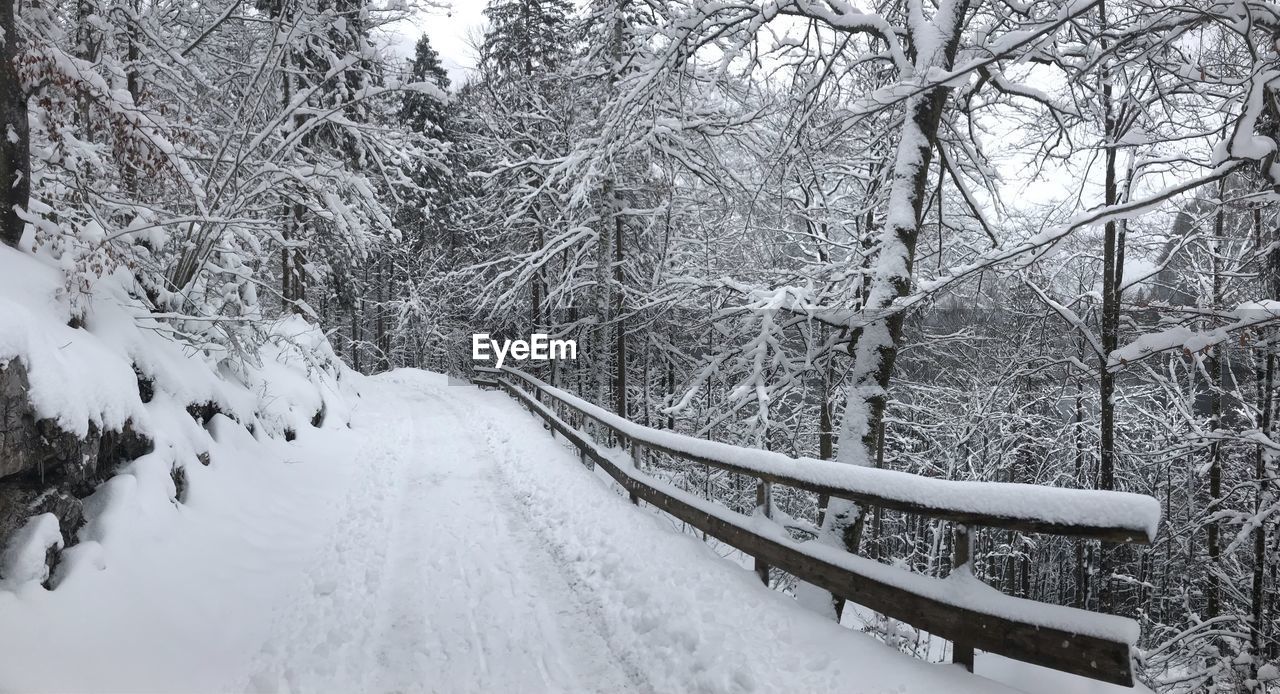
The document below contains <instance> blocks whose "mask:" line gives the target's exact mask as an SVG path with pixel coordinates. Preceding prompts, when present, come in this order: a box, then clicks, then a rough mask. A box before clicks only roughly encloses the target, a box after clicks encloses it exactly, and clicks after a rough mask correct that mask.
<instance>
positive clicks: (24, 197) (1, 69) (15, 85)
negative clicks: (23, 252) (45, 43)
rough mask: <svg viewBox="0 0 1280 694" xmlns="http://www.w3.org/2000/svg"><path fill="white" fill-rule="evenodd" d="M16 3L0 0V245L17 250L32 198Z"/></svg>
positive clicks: (25, 98)
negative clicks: (19, 73)
mask: <svg viewBox="0 0 1280 694" xmlns="http://www.w3.org/2000/svg"><path fill="white" fill-rule="evenodd" d="M16 12H17V3H16V2H11V1H10V0H0V33H3V37H2V38H3V40H0V191H2V192H0V205H3V209H0V242H3V243H5V244H7V245H9V246H14V247H17V245H18V242H19V241H21V240H22V229H23V226H24V222H23V221H22V217H20V216H19V215H18V210H19V209H21V210H26V208H27V203H28V201H29V199H30V197H31V134H30V130H29V128H28V125H27V96H26V92H25V91H24V90H23V88H22V80H20V79H19V78H18V64H17V61H18V56H20V55H21V54H22V39H21V37H20V36H19V35H18V23H17V16H16Z"/></svg>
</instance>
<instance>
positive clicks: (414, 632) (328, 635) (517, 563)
mask: <svg viewBox="0 0 1280 694" xmlns="http://www.w3.org/2000/svg"><path fill="white" fill-rule="evenodd" d="M445 390H446V389H441V388H439V387H431V386H423V385H421V384H420V385H419V386H417V387H414V386H404V385H392V386H391V387H390V388H389V390H388V391H386V392H385V393H384V396H383V397H381V398H365V400H364V402H365V407H363V408H362V409H361V411H360V412H359V413H358V416H357V419H356V420H355V421H354V422H353V425H354V426H356V427H361V426H368V435H367V436H366V437H365V438H366V441H367V442H368V443H369V444H371V446H373V447H376V448H374V449H373V450H369V457H368V459H367V460H368V467H367V468H365V469H364V470H363V471H362V472H361V474H360V475H359V476H358V477H357V479H356V482H358V483H357V484H353V485H352V486H351V487H350V489H349V493H348V495H347V498H346V501H345V503H346V508H345V511H344V513H343V516H342V518H341V520H340V521H339V522H338V524H337V526H336V527H335V528H334V533H333V535H332V540H331V542H330V543H329V544H328V545H327V546H326V548H325V549H324V551H323V553H322V556H321V557H320V559H319V561H318V562H317V563H316V568H315V569H314V570H313V571H312V572H311V573H309V575H308V576H307V580H306V583H307V587H306V589H304V590H303V592H302V599H301V600H299V601H298V602H297V604H295V605H294V606H293V608H292V613H291V614H288V615H287V618H286V619H285V621H284V623H283V624H282V627H283V628H282V629H281V630H279V631H278V632H277V633H276V634H274V635H273V636H272V638H271V639H270V644H271V647H270V648H269V650H268V651H267V652H266V653H265V657H264V659H263V660H264V661H265V662H263V663H262V665H261V666H260V667H261V669H260V670H259V672H258V673H257V674H256V675H255V677H254V680H253V686H254V689H255V690H258V691H278V690H287V691H300V692H316V691H334V692H338V691H342V692H355V691H364V690H367V691H377V692H409V691H422V690H423V689H430V690H433V691H440V692H463V691H494V692H497V691H502V692H511V691H607V692H619V691H632V690H637V689H638V687H637V686H636V685H635V684H634V683H632V682H631V681H630V680H629V678H628V677H627V676H626V674H624V673H623V672H622V670H621V668H620V667H619V666H618V665H617V664H616V663H617V661H616V659H615V658H613V657H612V656H611V655H610V653H609V652H608V650H607V648H605V647H604V646H603V644H604V643H605V640H604V639H603V638H602V636H601V632H600V626H599V620H598V618H596V617H595V616H594V615H593V614H591V613H590V612H589V611H588V610H587V609H585V608H584V607H583V604H584V600H583V598H582V596H579V595H576V594H575V593H574V591H573V590H572V588H571V587H570V585H569V583H568V581H567V580H566V577H565V576H564V574H563V573H562V572H561V571H560V569H559V568H558V567H557V566H556V564H555V562H554V561H553V560H552V558H551V555H550V554H549V553H548V552H547V549H546V547H545V546H544V545H543V543H541V542H540V541H539V540H538V538H537V537H536V536H535V535H534V533H533V532H532V531H531V530H530V529H529V528H528V527H527V525H526V524H525V522H524V521H523V519H522V517H521V515H520V513H519V512H517V511H516V510H515V509H514V508H513V505H514V500H513V499H512V498H511V495H510V493H509V492H508V491H506V490H505V489H504V487H503V485H502V483H501V480H500V479H499V477H498V471H497V469H496V466H495V463H494V461H493V460H492V459H491V458H489V457H486V456H485V455H483V454H482V451H483V442H482V441H481V440H480V439H479V437H480V434H479V432H478V431H476V430H475V428H474V427H471V426H468V424H467V423H466V422H465V421H463V419H462V418H461V417H460V416H459V415H460V413H459V412H458V411H457V409H456V408H454V407H452V406H451V403H450V402H449V400H447V399H446V398H445V397H444V395H445V394H446V393H445ZM447 390H462V389H453V388H449V389H447ZM388 395H391V397H386V396H388Z"/></svg>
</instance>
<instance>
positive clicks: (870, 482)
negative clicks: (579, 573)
mask: <svg viewBox="0 0 1280 694" xmlns="http://www.w3.org/2000/svg"><path fill="white" fill-rule="evenodd" d="M503 370H504V371H506V372H507V373H509V374H514V375H516V376H519V377H520V378H523V379H526V381H528V382H529V383H534V384H537V385H538V386H539V387H540V388H543V389H544V390H545V391H546V392H548V393H551V394H552V395H554V396H555V397H556V398H559V399H561V400H563V401H564V402H567V403H569V404H571V405H572V406H574V407H577V408H579V409H581V410H582V411H584V412H586V413H587V414H588V415H590V416H591V417H593V418H595V419H597V420H599V421H601V422H603V423H605V424H607V425H609V426H611V427H615V428H617V429H618V430H619V431H621V432H622V433H623V434H625V435H627V436H629V437H631V438H634V439H636V440H639V441H643V442H647V443H651V444H656V445H660V446H663V447H666V448H669V449H672V450H676V451H680V452H682V453H685V454H687V455H691V456H696V457H700V458H707V459H712V460H721V461H726V462H728V463H731V464H732V465H735V466H737V467H740V468H743V469H746V470H751V471H755V472H759V473H763V474H768V475H776V476H781V477H789V478H792V479H796V480H800V481H803V482H807V483H810V484H814V485H823V486H827V487H832V488H836V489H845V490H849V491H851V492H856V493H859V494H869V495H873V496H877V497H881V498H885V499H891V500H895V501H901V502H908V503H913V504H919V505H923V506H928V507H932V508H938V509H950V510H954V511H959V512H967V513H980V514H985V515H991V516H998V517H1004V518H1017V519H1023V520H1034V521H1042V522H1047V523H1064V524H1073V525H1091V526H1099V527H1115V528H1124V529H1127V530H1132V531H1135V532H1140V533H1144V534H1146V535H1147V536H1148V537H1154V536H1155V534H1156V530H1157V528H1158V526H1159V522H1160V504H1159V502H1157V501H1156V500H1155V499H1153V498H1151V497H1149V496H1145V495H1141V494H1130V493H1125V492H1112V491H1096V490H1086V489H1063V488H1055V487H1044V486H1040V485H1032V484H1011V483H996V482H971V481H953V480H944V479H936V478H929V477H921V476H919V475H912V474H909V473H904V472H898V471H894V470H884V469H877V468H872V467H866V466H858V465H847V464H842V463H837V462H832V461H828V460H818V459H816V458H792V457H789V456H786V455H783V454H781V453H776V452H772V451H766V450H760V449H752V448H742V447H739V446H732V445H729V444H724V443H720V442H717V441H708V440H706V439H698V438H694V437H692V436H686V435H683V434H679V433H676V432H671V431H664V430H659V429H651V428H649V427H645V426H641V425H639V424H635V423H633V422H629V421H627V420H625V419H622V418H621V417H618V416H617V415H614V414H613V413H611V412H609V411H607V410H604V409H602V408H599V407H597V406H595V405H593V404H591V403H589V402H587V401H585V400H583V399H581V398H579V397H577V396H575V395H573V394H571V393H568V392H565V391H563V390H560V389H558V388H554V387H552V386H550V385H548V384H546V383H544V382H542V381H540V380H538V379H537V378H535V377H533V376H530V375H529V374H527V373H524V372H523V371H520V370H519V369H514V368H511V367H506V368H504V369H503Z"/></svg>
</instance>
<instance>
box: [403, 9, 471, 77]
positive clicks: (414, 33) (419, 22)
mask: <svg viewBox="0 0 1280 694" xmlns="http://www.w3.org/2000/svg"><path fill="white" fill-rule="evenodd" d="M440 4H441V5H448V6H449V7H447V8H446V9H439V10H432V11H429V12H427V11H424V12H418V13H417V14H415V16H414V17H413V18H412V20H410V21H405V22H400V23H398V24H396V25H394V26H392V27H390V29H391V31H392V35H391V37H390V45H391V47H392V48H393V50H395V51H396V53H397V54H398V55H402V56H404V57H406V58H407V57H410V56H412V55H413V45H414V44H415V43H417V41H418V37H419V36H421V35H422V34H423V33H425V34H427V35H428V36H430V37H431V45H432V46H435V49H436V52H437V53H439V54H440V60H441V62H442V63H443V64H444V67H445V69H446V70H448V71H449V81H450V82H451V83H452V84H453V85H454V86H457V85H459V84H461V83H462V82H463V81H465V80H466V78H467V75H468V73H469V71H470V70H473V69H474V68H475V64H476V52H475V49H473V48H472V47H471V41H470V37H472V36H477V37H478V36H479V34H480V33H481V32H483V30H484V25H485V17H484V8H485V6H486V5H488V0H452V2H448V3H445V2H441V3H440Z"/></svg>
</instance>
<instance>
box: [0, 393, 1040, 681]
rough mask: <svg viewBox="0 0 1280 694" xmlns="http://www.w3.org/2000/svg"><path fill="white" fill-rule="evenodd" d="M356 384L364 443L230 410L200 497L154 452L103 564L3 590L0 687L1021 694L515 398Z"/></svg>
mask: <svg viewBox="0 0 1280 694" xmlns="http://www.w3.org/2000/svg"><path fill="white" fill-rule="evenodd" d="M352 378H353V379H355V383H354V385H352V384H348V388H349V389H350V390H352V391H354V390H358V391H359V392H360V395H359V396H358V397H357V396H356V395H355V394H354V392H353V393H352V395H351V397H352V398H353V400H354V402H353V403H352V412H351V420H350V421H351V425H350V427H349V428H348V427H347V426H345V425H344V424H343V423H342V422H341V421H338V420H337V418H335V421H333V422H329V423H326V425H325V427H323V428H321V429H304V430H302V431H300V432H299V435H298V438H297V440H295V441H294V442H292V443H284V442H283V441H279V440H271V439H263V440H261V441H260V440H256V439H254V438H253V437H251V436H250V435H249V434H248V433H247V432H246V431H245V430H244V429H242V428H241V427H239V426H238V425H236V424H234V423H233V422H231V421H230V420H227V419H224V418H217V419H215V421H214V423H213V426H212V434H213V436H212V438H213V443H212V445H211V448H210V458H211V462H212V464H211V465H210V466H209V467H207V468H206V467H194V468H190V469H189V470H188V473H189V484H190V487H189V490H188V492H187V495H186V497H185V498H186V501H185V503H182V504H175V503H173V502H172V501H171V500H170V497H171V496H172V489H171V487H169V488H164V485H166V484H168V485H171V484H172V483H171V482H170V481H169V477H168V474H167V472H168V471H167V468H164V469H157V470H151V469H149V467H148V466H149V465H152V466H154V465H153V464H152V463H149V462H148V461H147V459H143V460H142V461H139V463H135V464H134V466H132V467H131V468H130V469H129V470H126V471H125V472H124V473H123V474H121V475H118V476H117V477H115V478H113V479H112V480H111V481H110V482H108V484H107V485H104V488H103V490H102V491H100V492H99V495H98V496H95V497H94V502H93V504H91V507H90V510H91V513H90V516H91V520H90V525H89V526H87V528H88V529H89V530H91V531H94V532H96V533H97V537H99V538H100V539H99V543H100V546H99V547H97V549H95V551H94V560H93V561H79V562H77V563H76V565H75V566H74V567H73V568H72V570H70V571H69V572H67V573H66V574H65V575H64V576H63V577H62V579H61V583H60V584H59V586H58V588H57V590H55V591H52V592H48V591H45V590H44V589H43V588H41V587H39V585H38V584H35V583H31V584H28V585H26V586H23V587H21V588H20V589H19V590H18V591H16V592H5V591H0V690H3V691H14V692H18V691H21V692H28V691H56V692H126V691H127V692H146V691H153V692H362V691H370V692H412V691H431V692H450V693H453V692H497V691H504V692H579V691H608V692H615V691H664V692H665V691H701V692H774V691H806V692H808V691H841V692H855V693H872V692H875V693H880V692H895V693H911V692H928V693H930V694H932V693H934V692H948V693H956V694H963V693H965V692H974V693H979V692H980V693H983V694H1000V693H1001V692H1012V691H1015V690H1012V689H1009V688H1007V687H1005V686H1003V685H1000V684H997V683H995V682H993V681H990V680H987V679H983V678H981V677H977V676H973V675H969V674H967V673H964V672H963V671H961V670H960V669H959V668H956V667H954V666H949V665H931V664H927V663H925V662H922V661H918V660H915V659H912V658H910V657H907V656H905V655H901V654H899V653H897V652H895V651H893V650H891V649H889V648H887V647H886V646H883V645H881V644H879V643H877V642H875V641H873V640H872V639H870V638H869V637H864V636H861V635H858V634H854V633H851V632H849V631H848V630H847V629H842V628H841V627H839V626H837V625H835V624H833V623H831V622H828V621H827V620H825V619H823V618H822V617H820V616H818V615H816V614H813V613H811V612H808V611H806V610H803V609H800V608H798V607H797V606H796V605H795V603H794V602H793V601H791V600H790V599H788V598H787V597H785V596H783V595H780V594H777V593H774V592H772V591H769V590H767V589H765V588H764V587H763V586H761V585H759V583H758V582H757V581H756V579H755V576H754V575H753V574H752V573H751V572H749V571H746V570H744V569H742V568H741V567H740V566H737V565H735V564H733V563H731V562H728V561H725V560H722V559H720V558H719V557H718V556H717V555H716V554H715V553H714V551H712V550H711V549H709V548H708V547H707V546H706V545H704V544H703V543H701V542H699V541H698V540H696V539H694V538H691V537H688V536H683V535H680V534H678V533H676V532H675V531H673V530H672V529H671V527H670V525H669V524H668V523H666V522H665V521H664V520H663V519H661V518H659V517H657V516H655V515H654V514H652V513H650V512H648V511H646V510H638V509H636V508H634V507H632V506H631V505H630V504H629V503H628V502H627V501H626V499H625V498H622V497H620V496H619V495H617V494H616V493H615V492H614V491H612V490H610V489H609V488H608V487H607V486H606V485H604V484H603V483H602V481H601V480H600V479H599V478H598V477H597V476H596V475H595V474H593V473H591V472H590V471H588V470H586V469H585V468H583V467H582V466H581V465H580V464H579V463H578V461H577V458H576V456H575V455H573V454H571V453H570V452H569V451H568V450H567V449H566V448H564V447H563V446H562V445H561V444H560V443H558V442H556V441H555V440H554V439H552V438H551V437H550V436H549V435H547V434H546V433H545V432H544V431H543V429H542V427H541V425H540V424H539V423H538V422H537V421H536V420H534V419H533V418H532V417H530V416H529V415H527V414H526V413H525V412H524V411H523V410H522V409H520V407H519V406H518V405H516V404H515V403H514V402H513V401H511V400H510V399H508V398H507V397H506V396H504V395H501V394H499V393H485V392H481V391H479V390H477V389H475V388H472V387H470V386H451V385H449V384H448V383H447V382H446V380H445V379H444V378H443V377H440V376H436V375H431V374H426V373H423V372H414V371H399V372H394V373H392V374H388V375H384V376H381V377H377V378H372V379H359V378H358V377H354V376H353V377H352ZM156 464H158V463H156ZM95 529H96V530H95ZM107 529H109V532H107V531H106V530H107ZM979 665H980V667H981V661H980V663H979ZM1031 691H1034V690H1031Z"/></svg>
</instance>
